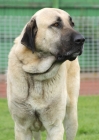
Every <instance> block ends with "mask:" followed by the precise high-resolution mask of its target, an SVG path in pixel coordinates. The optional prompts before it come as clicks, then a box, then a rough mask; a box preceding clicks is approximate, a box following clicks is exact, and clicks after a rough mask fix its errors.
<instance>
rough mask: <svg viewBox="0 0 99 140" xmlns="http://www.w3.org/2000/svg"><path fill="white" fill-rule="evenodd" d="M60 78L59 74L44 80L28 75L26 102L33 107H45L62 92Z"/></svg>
mask: <svg viewBox="0 0 99 140" xmlns="http://www.w3.org/2000/svg"><path fill="white" fill-rule="evenodd" d="M62 80H63V79H62V78H61V77H60V76H59V75H58V76H57V77H54V78H52V79H50V80H46V81H36V80H34V79H33V76H28V100H27V102H28V103H29V104H31V106H32V107H33V108H34V109H41V108H45V107H46V106H48V105H49V104H50V103H51V101H52V100H53V99H54V98H56V97H57V96H58V95H59V94H60V93H61V92H62V87H63V86H64V85H63V84H60V83H62Z"/></svg>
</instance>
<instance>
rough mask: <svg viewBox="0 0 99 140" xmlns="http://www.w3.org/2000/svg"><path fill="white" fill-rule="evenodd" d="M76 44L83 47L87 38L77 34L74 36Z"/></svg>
mask: <svg viewBox="0 0 99 140" xmlns="http://www.w3.org/2000/svg"><path fill="white" fill-rule="evenodd" d="M74 42H75V44H76V45H83V44H84V42H85V38H84V37H83V36H82V35H80V34H76V35H75V36H74Z"/></svg>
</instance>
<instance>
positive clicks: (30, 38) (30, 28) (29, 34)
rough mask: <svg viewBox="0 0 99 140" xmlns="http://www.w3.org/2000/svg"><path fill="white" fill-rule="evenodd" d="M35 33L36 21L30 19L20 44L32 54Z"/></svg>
mask: <svg viewBox="0 0 99 140" xmlns="http://www.w3.org/2000/svg"><path fill="white" fill-rule="evenodd" d="M36 33H37V25H36V20H35V19H32V20H31V21H30V22H29V23H28V24H27V26H26V28H25V32H24V34H23V37H22V40H21V43H22V44H23V45H24V46H26V47H27V48H29V49H30V50H32V52H34V51H35V36H36Z"/></svg>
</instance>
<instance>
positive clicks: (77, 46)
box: [57, 33, 85, 61]
mask: <svg viewBox="0 0 99 140" xmlns="http://www.w3.org/2000/svg"><path fill="white" fill-rule="evenodd" d="M67 36H68V35H67ZM69 37H70V39H69V41H66V40H67V39H66V40H65V39H63V42H62V44H63V45H62V47H61V49H60V51H59V52H58V54H57V61H65V60H70V61H73V60H74V59H76V57H77V56H78V55H81V54H82V51H83V44H84V42H85V38H84V37H83V36H82V35H81V34H79V33H73V34H72V35H69Z"/></svg>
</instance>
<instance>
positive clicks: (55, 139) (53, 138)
mask: <svg viewBox="0 0 99 140" xmlns="http://www.w3.org/2000/svg"><path fill="white" fill-rule="evenodd" d="M63 135H64V127H63V124H62V123H61V124H60V125H58V126H57V125H56V126H50V127H49V129H47V140H63Z"/></svg>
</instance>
